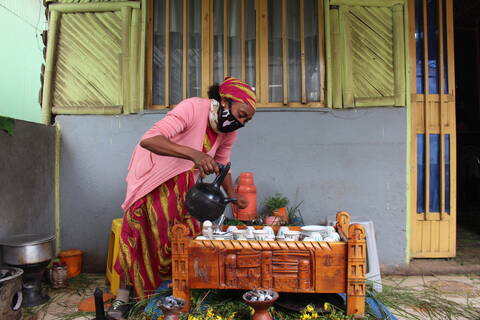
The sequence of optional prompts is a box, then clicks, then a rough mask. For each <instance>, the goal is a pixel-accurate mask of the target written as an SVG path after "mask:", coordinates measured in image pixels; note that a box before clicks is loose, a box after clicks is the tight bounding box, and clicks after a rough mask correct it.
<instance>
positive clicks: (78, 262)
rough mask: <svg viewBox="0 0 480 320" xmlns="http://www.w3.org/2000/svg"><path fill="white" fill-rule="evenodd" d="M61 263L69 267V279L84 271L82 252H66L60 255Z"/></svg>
mask: <svg viewBox="0 0 480 320" xmlns="http://www.w3.org/2000/svg"><path fill="white" fill-rule="evenodd" d="M58 258H59V259H60V261H61V262H62V263H64V264H66V265H67V271H68V277H69V278H73V277H76V276H78V275H79V274H80V272H81V271H82V260H83V252H82V251H80V250H65V251H62V252H60V253H59V254H58Z"/></svg>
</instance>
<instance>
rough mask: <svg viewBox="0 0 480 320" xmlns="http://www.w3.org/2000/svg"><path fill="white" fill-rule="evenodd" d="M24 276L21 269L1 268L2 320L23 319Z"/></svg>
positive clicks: (0, 297) (0, 305) (0, 309)
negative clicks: (22, 277)
mask: <svg viewBox="0 0 480 320" xmlns="http://www.w3.org/2000/svg"><path fill="white" fill-rule="evenodd" d="M22 274H23V270H22V269H19V268H12V267H0V319H5V320H18V319H21V318H22V310H21V305H22V297H23V295H22V279H21V276H22Z"/></svg>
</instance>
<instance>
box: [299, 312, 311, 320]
mask: <svg viewBox="0 0 480 320" xmlns="http://www.w3.org/2000/svg"><path fill="white" fill-rule="evenodd" d="M311 318H312V316H311V315H309V314H308V313H304V314H302V315H301V316H300V319H301V320H309V319H311Z"/></svg>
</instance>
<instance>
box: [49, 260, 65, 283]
mask: <svg viewBox="0 0 480 320" xmlns="http://www.w3.org/2000/svg"><path fill="white" fill-rule="evenodd" d="M67 277H68V270H67V266H66V265H65V264H61V263H54V264H53V266H52V268H51V269H50V282H51V283H52V288H54V289H59V288H65V287H66V286H67V285H68V283H67Z"/></svg>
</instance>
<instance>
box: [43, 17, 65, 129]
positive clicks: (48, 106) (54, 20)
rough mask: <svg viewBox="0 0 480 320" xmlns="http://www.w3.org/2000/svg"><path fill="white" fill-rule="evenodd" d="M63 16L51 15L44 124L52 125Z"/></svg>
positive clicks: (44, 95)
mask: <svg viewBox="0 0 480 320" xmlns="http://www.w3.org/2000/svg"><path fill="white" fill-rule="evenodd" d="M60 17H61V14H60V13H59V12H58V11H53V12H52V13H51V15H50V23H49V31H48V42H47V43H48V46H47V55H46V59H45V75H44V80H43V96H42V122H43V123H44V124H50V122H51V120H52V114H51V113H52V105H53V78H54V75H53V73H54V70H55V63H56V61H55V54H56V51H57V50H56V49H57V40H58V33H59V24H60Z"/></svg>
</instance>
